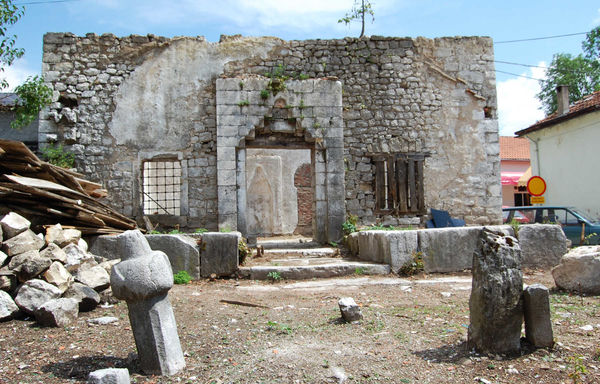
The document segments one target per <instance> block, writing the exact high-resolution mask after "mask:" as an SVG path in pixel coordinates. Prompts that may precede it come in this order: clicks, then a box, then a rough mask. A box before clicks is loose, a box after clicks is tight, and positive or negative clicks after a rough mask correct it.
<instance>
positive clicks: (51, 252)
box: [40, 243, 67, 264]
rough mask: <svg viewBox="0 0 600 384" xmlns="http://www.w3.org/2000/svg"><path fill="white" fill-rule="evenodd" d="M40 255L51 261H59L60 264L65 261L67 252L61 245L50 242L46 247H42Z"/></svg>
mask: <svg viewBox="0 0 600 384" xmlns="http://www.w3.org/2000/svg"><path fill="white" fill-rule="evenodd" d="M40 255H41V256H43V257H47V258H48V259H50V260H52V261H60V262H61V263H62V264H66V263H67V254H66V253H65V251H63V250H62V248H61V247H59V246H58V245H56V244H54V243H50V244H48V246H46V248H44V249H42V251H41V252H40Z"/></svg>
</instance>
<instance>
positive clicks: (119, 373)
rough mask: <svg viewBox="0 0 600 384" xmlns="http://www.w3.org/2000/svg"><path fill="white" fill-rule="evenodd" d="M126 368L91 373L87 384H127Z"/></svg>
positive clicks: (128, 380) (128, 379)
mask: <svg viewBox="0 0 600 384" xmlns="http://www.w3.org/2000/svg"><path fill="white" fill-rule="evenodd" d="M129 383H130V378H129V371H128V370H127V368H106V369H99V370H97V371H94V372H91V373H90V375H89V376H88V380H87V384H129Z"/></svg>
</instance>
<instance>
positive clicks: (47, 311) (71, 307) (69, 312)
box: [34, 298, 79, 327]
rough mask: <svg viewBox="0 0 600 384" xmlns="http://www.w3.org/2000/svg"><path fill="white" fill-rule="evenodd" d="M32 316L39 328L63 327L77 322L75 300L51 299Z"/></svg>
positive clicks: (77, 311)
mask: <svg viewBox="0 0 600 384" xmlns="http://www.w3.org/2000/svg"><path fill="white" fill-rule="evenodd" d="M34 315H35V320H36V321H37V322H38V323H39V324H40V325H41V326H45V327H64V326H67V325H69V324H71V323H73V322H74V321H75V320H77V316H78V315H79V308H78V305H77V301H76V300H75V299H67V298H60V299H52V300H49V301H47V302H45V303H44V304H42V305H41V306H40V307H39V308H37V309H36V310H35V311H34Z"/></svg>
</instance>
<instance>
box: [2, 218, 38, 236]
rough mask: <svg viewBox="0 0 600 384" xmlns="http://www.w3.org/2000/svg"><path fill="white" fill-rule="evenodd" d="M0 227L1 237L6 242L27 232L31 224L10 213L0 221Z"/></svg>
mask: <svg viewBox="0 0 600 384" xmlns="http://www.w3.org/2000/svg"><path fill="white" fill-rule="evenodd" d="M0 226H1V227H2V233H3V234H2V236H3V237H4V239H7V240H8V239H10V238H13V237H15V236H17V235H18V234H19V233H23V232H25V231H26V230H28V229H29V226H31V222H30V221H29V220H27V219H26V218H24V217H23V216H21V215H19V214H18V213H14V212H10V213H9V214H7V215H5V216H4V217H3V218H2V220H0Z"/></svg>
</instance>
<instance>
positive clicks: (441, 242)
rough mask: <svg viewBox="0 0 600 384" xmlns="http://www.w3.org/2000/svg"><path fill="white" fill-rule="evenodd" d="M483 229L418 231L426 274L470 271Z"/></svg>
mask: <svg viewBox="0 0 600 384" xmlns="http://www.w3.org/2000/svg"><path fill="white" fill-rule="evenodd" d="M480 233H481V227H456V228H435V229H427V230H422V231H418V234H419V249H420V250H421V251H422V252H423V265H424V269H425V272H426V273H431V272H457V271H462V270H464V269H470V268H471V265H472V263H473V251H474V250H475V249H477V244H478V241H479V234H480Z"/></svg>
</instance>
